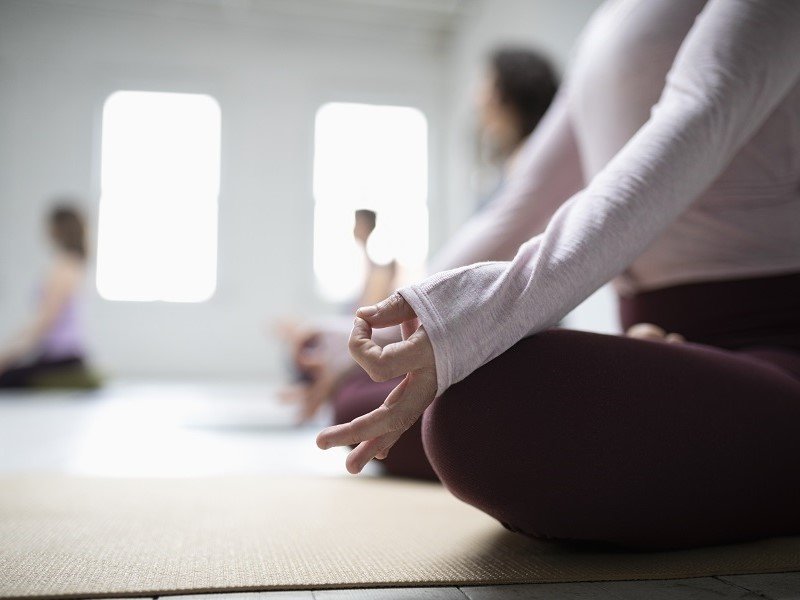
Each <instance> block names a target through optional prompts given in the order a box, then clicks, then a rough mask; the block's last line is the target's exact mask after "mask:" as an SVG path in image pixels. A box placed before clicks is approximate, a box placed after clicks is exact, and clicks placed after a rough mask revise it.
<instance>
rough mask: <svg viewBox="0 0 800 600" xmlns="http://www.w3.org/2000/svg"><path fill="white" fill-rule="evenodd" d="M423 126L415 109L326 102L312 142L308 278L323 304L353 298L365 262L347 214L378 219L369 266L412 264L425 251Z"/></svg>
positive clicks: (425, 149) (425, 130) (425, 145)
mask: <svg viewBox="0 0 800 600" xmlns="http://www.w3.org/2000/svg"><path fill="white" fill-rule="evenodd" d="M427 138H428V125H427V121H426V119H425V116H424V115H423V114H422V113H421V112H420V111H419V110H417V109H415V108H409V107H405V106H379V105H371V104H350V103H331V104H325V105H324V106H322V107H321V108H320V109H319V110H318V111H317V117H316V126H315V138H314V200H315V204H314V272H315V274H316V277H317V283H318V286H319V290H320V292H321V293H322V295H323V296H324V297H325V298H327V299H328V300H332V301H343V300H347V299H354V298H355V297H357V296H358V294H359V292H360V289H361V288H360V286H361V285H362V284H363V277H364V257H363V255H362V253H361V251H360V250H359V248H358V246H357V244H356V242H355V240H354V238H353V219H354V212H355V211H356V210H358V209H368V210H372V211H374V212H375V213H377V227H376V229H375V231H374V233H373V235H372V236H371V238H370V241H369V244H368V246H367V252H368V254H369V256H370V258H371V259H372V260H373V261H374V262H376V263H379V264H381V263H384V264H385V263H387V262H390V261H391V260H396V261H397V263H398V264H399V265H401V266H403V265H405V266H410V267H414V266H418V265H420V264H421V263H422V262H423V261H424V260H425V257H426V255H427V252H428V208H427V196H428V139H427Z"/></svg>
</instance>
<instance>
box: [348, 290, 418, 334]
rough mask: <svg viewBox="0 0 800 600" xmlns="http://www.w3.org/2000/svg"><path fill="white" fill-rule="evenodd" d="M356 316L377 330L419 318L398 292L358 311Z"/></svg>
mask: <svg viewBox="0 0 800 600" xmlns="http://www.w3.org/2000/svg"><path fill="white" fill-rule="evenodd" d="M356 316H358V317H360V318H362V319H364V320H365V321H367V322H368V323H369V324H370V325H371V326H372V327H375V328H377V329H381V328H383V327H391V326H392V325H400V323H402V322H404V321H410V320H411V319H415V318H416V317H417V315H416V313H414V309H413V308H411V305H410V304H409V303H408V302H406V300H405V298H403V297H402V296H401V295H400V294H398V293H397V292H395V293H394V294H392V295H391V296H389V297H388V298H386V300H381V301H380V302H378V303H377V304H374V305H372V306H362V307H361V308H359V309H358V310H357V311H356Z"/></svg>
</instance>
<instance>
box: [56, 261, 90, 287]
mask: <svg viewBox="0 0 800 600" xmlns="http://www.w3.org/2000/svg"><path fill="white" fill-rule="evenodd" d="M85 272H86V264H85V262H84V261H83V260H81V259H80V258H78V257H76V256H71V255H69V254H59V255H57V256H56V257H55V260H54V261H53V264H52V268H51V269H50V276H49V279H50V283H51V284H55V285H58V286H59V287H61V286H74V285H77V284H78V283H79V282H80V281H81V280H82V279H83V276H84V274H85Z"/></svg>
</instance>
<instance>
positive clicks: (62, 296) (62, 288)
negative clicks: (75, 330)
mask: <svg viewBox="0 0 800 600" xmlns="http://www.w3.org/2000/svg"><path fill="white" fill-rule="evenodd" d="M80 275H81V267H79V266H77V265H72V264H69V263H67V262H59V263H57V264H56V265H55V266H54V267H53V270H52V271H51V272H50V274H49V276H48V278H47V281H46V282H45V285H44V289H43V290H42V297H41V300H40V301H39V305H38V307H37V310H36V313H35V314H34V315H33V317H32V318H31V320H30V321H29V322H28V324H27V325H26V326H25V327H23V328H22V329H21V330H19V331H18V332H17V333H16V335H14V336H13V337H12V338H11V341H10V343H9V344H8V345H7V347H6V348H5V350H4V351H3V352H2V353H1V354H0V356H2V362H4V363H9V362H14V361H16V360H19V359H21V358H23V357H24V356H25V355H26V354H28V353H29V352H31V351H33V350H35V349H36V347H37V346H38V345H39V344H40V343H41V341H42V339H43V338H44V336H45V335H46V334H47V332H48V331H50V329H51V328H52V327H53V325H54V323H55V321H56V319H57V318H58V315H59V314H61V311H62V310H63V309H64V306H65V305H66V303H67V302H68V300H69V298H70V297H71V296H72V295H73V294H74V293H75V291H76V289H77V286H78V285H79V283H80V279H81V277H80Z"/></svg>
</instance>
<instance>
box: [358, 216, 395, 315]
mask: <svg viewBox="0 0 800 600" xmlns="http://www.w3.org/2000/svg"><path fill="white" fill-rule="evenodd" d="M377 224H378V214H377V213H376V212H375V211H374V210H368V209H366V208H360V209H358V210H357V211H356V212H355V224H354V225H353V237H354V238H355V240H356V242H358V245H359V246H360V247H361V249H362V250H363V252H364V262H365V263H366V269H365V273H366V275H365V277H364V288H363V291H362V292H361V297H360V298H359V300H358V302H359V304H358V306H366V305H368V304H375V303H376V302H378V301H379V300H383V299H384V298H385V297H386V296H387V295H388V294H390V293H391V292H392V291H393V290H394V277H395V273H396V272H397V263H396V261H394V260H390V261H389V262H388V263H386V264H379V263H377V262H375V260H373V258H372V257H371V256H370V254H369V248H368V242H369V239H370V236H371V235H372V233H373V232H374V231H375V227H376V226H377ZM356 308H358V307H356Z"/></svg>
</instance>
